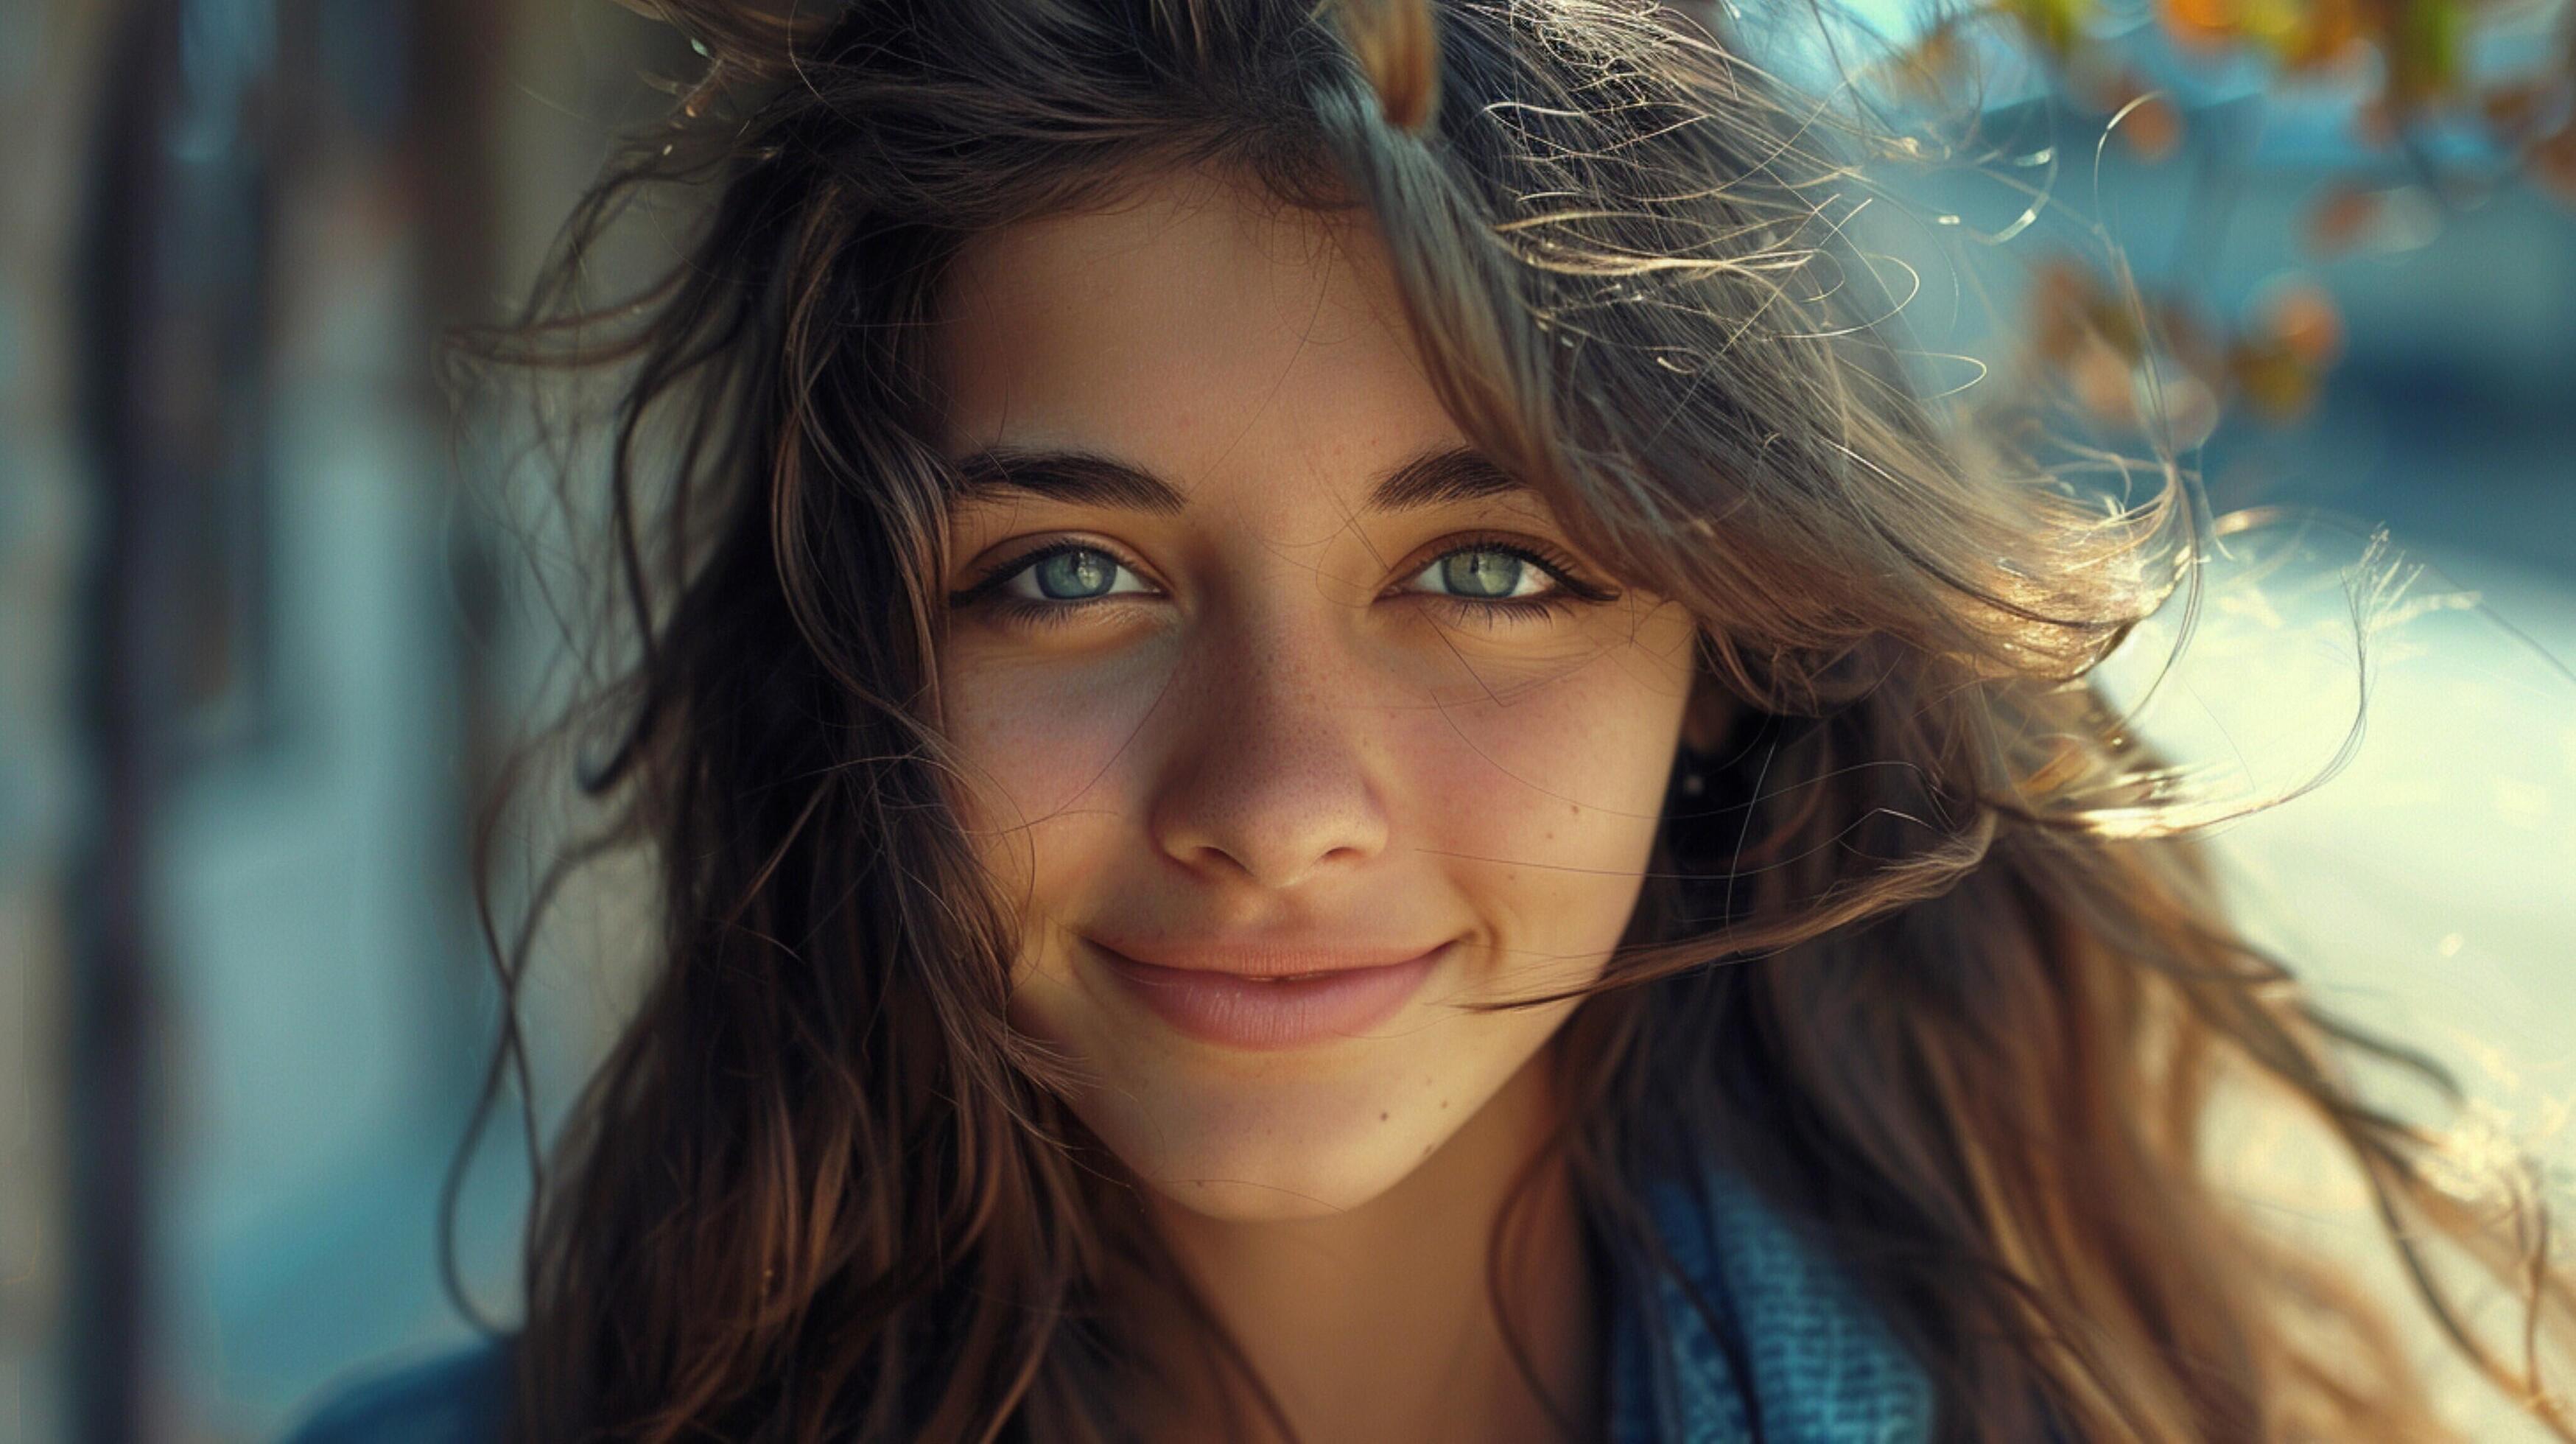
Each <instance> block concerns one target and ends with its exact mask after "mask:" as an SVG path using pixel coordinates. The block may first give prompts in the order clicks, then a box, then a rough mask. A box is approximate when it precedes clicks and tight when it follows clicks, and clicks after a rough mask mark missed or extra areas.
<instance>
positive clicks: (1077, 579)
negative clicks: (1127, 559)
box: [1029, 551, 1118, 602]
mask: <svg viewBox="0 0 2576 1444" xmlns="http://www.w3.org/2000/svg"><path fill="white" fill-rule="evenodd" d="M1029 574H1030V575H1031V576H1032V577H1034V578H1036V580H1037V584H1038V595H1040V596H1043V597H1045V598H1046V599H1047V600H1049V601H1055V602H1078V601H1081V600H1083V599H1085V598H1087V597H1101V596H1107V595H1108V594H1109V588H1110V587H1111V586H1112V585H1113V584H1115V583H1116V582H1117V580H1118V562H1117V560H1116V559H1115V558H1113V557H1111V556H1110V555H1109V554H1108V553H1106V552H1095V551H1064V552H1057V553H1056V554H1055V555H1053V556H1051V557H1046V558H1043V559H1041V560H1040V561H1039V562H1038V564H1037V565H1036V566H1034V567H1031V568H1030V569H1029Z"/></svg>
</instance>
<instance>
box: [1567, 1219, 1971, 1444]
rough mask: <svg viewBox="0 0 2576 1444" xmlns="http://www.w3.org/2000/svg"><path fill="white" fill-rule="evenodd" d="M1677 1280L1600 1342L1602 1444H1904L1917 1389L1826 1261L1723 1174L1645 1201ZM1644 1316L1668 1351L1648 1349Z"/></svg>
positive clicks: (1922, 1409) (1925, 1423)
mask: <svg viewBox="0 0 2576 1444" xmlns="http://www.w3.org/2000/svg"><path fill="white" fill-rule="evenodd" d="M1651 1201H1652V1203H1653V1206H1654V1215H1655V1226H1656V1229H1657V1231H1658V1232H1659V1233H1661V1234H1662V1236H1663V1239H1664V1244H1665V1247H1666V1248H1668V1249H1669V1250H1670V1251H1671V1253H1672V1256H1673V1262H1674V1264H1675V1265H1676V1266H1677V1267H1678V1268H1679V1269H1680V1271H1681V1273H1682V1275H1683V1276H1684V1277H1685V1278H1687V1279H1688V1280H1689V1282H1690V1284H1691V1286H1693V1287H1695V1288H1697V1290H1698V1291H1699V1294H1700V1296H1701V1298H1703V1299H1704V1300H1705V1301H1706V1302H1707V1304H1708V1306H1709V1311H1710V1312H1711V1313H1713V1314H1715V1315H1716V1316H1717V1327H1716V1329H1714V1330H1712V1329H1711V1328H1710V1326H1709V1321H1708V1320H1707V1319H1706V1318H1705V1317H1703V1316H1702V1314H1701V1312H1700V1310H1699V1309H1698V1308H1696V1307H1694V1306H1693V1305H1692V1303H1691V1300H1690V1296H1689V1291H1688V1290H1687V1289H1686V1288H1685V1287H1684V1286H1683V1284H1682V1283H1681V1281H1680V1280H1677V1279H1674V1278H1671V1277H1663V1278H1659V1279H1658V1280H1657V1281H1656V1286H1655V1294H1654V1296H1653V1297H1652V1298H1651V1299H1632V1300H1629V1301H1628V1305H1629V1306H1628V1307H1626V1308H1624V1309H1622V1310H1621V1311H1620V1313H1619V1315H1618V1320H1617V1323H1616V1324H1615V1325H1614V1332H1613V1335H1612V1339H1611V1350H1610V1377H1609V1387H1610V1437H1611V1439H1612V1440H1613V1441H1614V1444H1737V1441H1745V1444H1750V1441H1754V1440H1760V1441H1762V1444H1916V1441H1920V1440H1926V1439H1929V1438H1931V1437H1932V1421H1933V1391H1932V1386H1931V1381H1930V1380H1929V1378H1927V1377H1926V1376H1925V1374H1924V1373H1923V1371H1922V1369H1921V1368H1920V1367H1919V1366H1918V1365H1916V1363H1915V1362H1914V1360H1913V1358H1912V1357H1911V1356H1910V1355H1908V1354H1907V1353H1906V1352H1905V1351H1904V1349H1903V1348H1902V1347H1901V1346H1900V1345H1899V1344H1898V1343H1897V1342H1896V1340H1895V1338H1894V1336H1893V1335H1891V1334H1890V1333H1889V1332H1888V1331H1887V1328H1886V1326H1885V1325H1884V1324H1883V1323H1882V1322H1881V1321H1880V1320H1879V1318H1878V1315H1877V1314H1876V1313H1875V1312H1874V1311H1873V1310H1872V1309H1871V1308H1870V1307H1869V1306H1868V1305H1867V1303H1866V1302H1865V1301H1864V1300H1862V1299H1861V1298H1860V1297H1859V1296H1858V1295H1857V1294H1856V1293H1855V1292H1854V1291H1853V1289H1852V1286H1851V1284H1850V1282H1849V1281H1848V1280H1847V1279H1845V1278H1844V1277H1843V1276H1842V1274H1841V1273H1840V1271H1839V1270H1838V1269H1837V1268H1836V1267H1835V1265H1834V1264H1833V1262H1832V1261H1831V1260H1830V1259H1827V1258H1825V1257H1822V1256H1821V1255H1818V1254H1816V1253H1815V1252H1813V1251H1812V1250H1810V1249H1808V1248H1807V1247H1806V1246H1805V1245H1804V1244H1802V1243H1801V1242H1800V1241H1799V1239H1798V1238H1797V1236H1796V1235H1795V1234H1794V1233H1793V1232H1792V1231H1791V1230H1790V1227H1789V1225H1788V1223H1787V1222H1786V1221H1785V1220H1783V1219H1782V1218H1781V1217H1780V1216H1779V1215H1777V1214H1776V1213H1774V1212H1772V1211H1771V1210H1770V1209H1769V1208H1768V1207H1766V1206H1764V1205H1763V1203H1762V1202H1761V1201H1760V1200H1759V1199H1757V1198H1755V1197H1754V1195H1753V1192H1752V1190H1751V1189H1749V1188H1748V1187H1746V1186H1745V1185H1744V1184H1743V1183H1742V1182H1741V1181H1740V1180H1738V1179H1736V1178H1734V1177H1733V1176H1732V1175H1728V1174H1722V1173H1721V1174H1712V1175H1710V1176H1709V1177H1708V1178H1707V1179H1705V1180H1704V1181H1703V1182H1702V1185H1701V1187H1700V1188H1699V1190H1697V1191H1696V1193H1695V1192H1694V1191H1693V1190H1691V1189H1689V1188H1685V1187H1682V1186H1680V1185H1670V1186H1667V1187H1665V1188H1662V1189H1660V1190H1658V1191H1657V1192H1656V1193H1655V1194H1654V1195H1653V1197H1652V1200H1651ZM1646 1310H1653V1311H1655V1312H1656V1313H1660V1314H1661V1316H1662V1318H1663V1323H1664V1327H1665V1331H1666V1335H1667V1337H1668V1338H1669V1340H1670V1347H1668V1348H1667V1349H1665V1350H1663V1351H1661V1353H1660V1354H1658V1353H1657V1351H1655V1350H1653V1349H1652V1348H1651V1347H1650V1345H1649V1340H1650V1338H1651V1334H1650V1332H1649V1326H1648V1319H1649V1318H1650V1317H1651V1316H1650V1315H1648V1314H1647V1313H1645V1311H1646Z"/></svg>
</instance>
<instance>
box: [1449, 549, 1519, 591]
mask: <svg viewBox="0 0 2576 1444" xmlns="http://www.w3.org/2000/svg"><path fill="white" fill-rule="evenodd" d="M1528 569H1529V563H1527V562H1524V561H1522V560H1521V559H1520V558H1519V557H1516V556H1513V555H1512V554H1511V553H1509V552H1496V551H1464V552H1451V553H1450V554H1449V555H1447V556H1445V557H1442V558H1441V559H1440V581H1441V585H1442V587H1443V588H1444V589H1445V590H1446V591H1448V593H1449V594H1450V595H1452V596H1458V597H1508V596H1510V595H1512V594H1513V593H1514V592H1516V591H1518V590H1519V589H1520V584H1521V576H1522V574H1523V573H1524V572H1526V571H1527V570H1528Z"/></svg>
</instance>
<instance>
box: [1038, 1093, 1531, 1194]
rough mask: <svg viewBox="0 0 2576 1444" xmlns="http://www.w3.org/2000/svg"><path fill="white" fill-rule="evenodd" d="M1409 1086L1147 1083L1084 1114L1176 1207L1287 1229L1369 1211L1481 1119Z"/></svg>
mask: <svg viewBox="0 0 2576 1444" xmlns="http://www.w3.org/2000/svg"><path fill="white" fill-rule="evenodd" d="M1407 1081H1409V1082H1410V1083H1411V1084H1412V1087H1411V1089H1410V1091H1409V1093H1408V1092H1407V1090H1405V1089H1403V1088H1402V1087H1401V1086H1400V1084H1399V1083H1398V1082H1396V1081H1394V1080H1391V1079H1387V1078H1369V1079H1358V1078H1346V1079H1334V1080H1321V1079H1300V1080H1293V1081H1291V1080H1286V1079H1280V1078H1276V1077H1272V1078H1232V1079H1223V1080H1197V1079H1193V1080H1176V1079H1170V1078H1162V1079H1156V1080H1152V1081H1150V1082H1148V1081H1146V1080H1141V1079H1140V1080H1135V1081H1133V1082H1132V1083H1130V1084H1129V1085H1128V1087H1126V1088H1123V1089H1122V1088H1119V1087H1116V1086H1114V1085H1112V1086H1107V1087H1103V1088H1102V1089H1100V1090H1098V1091H1096V1092H1094V1093H1092V1094H1090V1095H1089V1096H1087V1097H1085V1098H1083V1099H1081V1100H1079V1101H1078V1102H1077V1104H1076V1111H1077V1112H1079V1113H1080V1114H1081V1115H1082V1118H1083V1121H1084V1122H1085V1123H1086V1124H1088V1125H1089V1126H1090V1128H1091V1130H1092V1131H1093V1132H1094V1133H1097V1134H1098V1135H1100V1139H1101V1141H1102V1142H1103V1143H1105V1144H1107V1145H1108V1146H1109V1149H1110V1151H1111V1152H1113V1153H1115V1154H1117V1155H1118V1157H1119V1159H1120V1160H1121V1161H1122V1162H1124V1163H1125V1164H1126V1165H1127V1167H1128V1168H1129V1169H1130V1170H1131V1171H1132V1172H1134V1173H1135V1174H1136V1175H1137V1177H1138V1178H1139V1179H1140V1180H1141V1181H1143V1182H1144V1183H1146V1184H1148V1185H1149V1186H1151V1187H1152V1188H1153V1189H1154V1191H1155V1192H1156V1193H1157V1194H1159V1195H1161V1196H1162V1197H1163V1198H1165V1199H1167V1200H1169V1201H1170V1202H1172V1203H1175V1204H1178V1205H1180V1206H1181V1207H1183V1208H1186V1209H1188V1210H1190V1211H1191V1212H1193V1213H1197V1214H1200V1215H1203V1216H1205V1217H1208V1218H1212V1219H1219V1220H1224V1221H1229V1222H1240V1223H1265V1222H1288V1221H1293V1220H1298V1219H1309V1218H1321V1217H1325V1216H1328V1215H1331V1214H1338V1213H1347V1212H1349V1211H1351V1210H1353V1209H1356V1208H1360V1207H1363V1206H1364V1205H1366V1204H1368V1203H1369V1202H1370V1201H1372V1200H1374V1199H1376V1198H1377V1197H1379V1196H1380V1195H1381V1194H1384V1193H1385V1192H1386V1191H1387V1190H1389V1189H1391V1188H1393V1187H1394V1186H1395V1185H1396V1184H1398V1183H1400V1182H1402V1181H1403V1180H1404V1178H1405V1176H1406V1175H1408V1174H1410V1173H1411V1172H1412V1171H1413V1170H1414V1169H1415V1168H1416V1167H1418V1166H1419V1165H1420V1164H1421V1163H1422V1161H1423V1160H1424V1159H1426V1158H1428V1157H1430V1156H1431V1155H1432V1154H1433V1153H1434V1152H1437V1151H1438V1149H1439V1147H1440V1145H1441V1144H1443V1143H1445V1142H1447V1141H1448V1139H1449V1137H1450V1135H1451V1134H1452V1133H1454V1132H1456V1130H1457V1127H1458V1125H1459V1123H1461V1122H1463V1121H1464V1119H1465V1117H1466V1116H1467V1114H1468V1113H1470V1112H1472V1110H1471V1109H1468V1108H1466V1106H1465V1104H1464V1100H1454V1101H1452V1103H1451V1106H1450V1107H1448V1108H1446V1109H1442V1108H1440V1107H1439V1106H1438V1102H1439V1099H1438V1098H1437V1097H1436V1096H1431V1095H1432V1094H1433V1090H1432V1089H1430V1088H1429V1087H1427V1086H1426V1080H1425V1079H1424V1078H1423V1077H1422V1076H1421V1075H1420V1074H1418V1073H1417V1074H1415V1075H1414V1076H1413V1077H1412V1078H1411V1079H1410V1080H1407ZM1398 1095H1403V1096H1402V1097H1401V1099H1400V1100H1399V1096H1398ZM1479 1101H1481V1100H1479Z"/></svg>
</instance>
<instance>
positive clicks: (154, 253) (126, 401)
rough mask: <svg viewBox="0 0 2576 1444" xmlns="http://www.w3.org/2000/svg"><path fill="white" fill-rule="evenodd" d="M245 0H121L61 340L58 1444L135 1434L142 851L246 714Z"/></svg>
mask: <svg viewBox="0 0 2576 1444" xmlns="http://www.w3.org/2000/svg"><path fill="white" fill-rule="evenodd" d="M274 41H275V32H274V29H273V26H272V23H271V20H270V15H269V10H268V7H267V6H266V4H265V3H262V0H131V3H129V5H128V6H127V7H126V10H125V13H124V14H123V16H122V17H121V20H120V22H119V24H118V26H117V29H116V31H115V33H114V39H113V43H112V44H111V45H110V46H109V48H108V51H107V53H106V57H105V59H106V68H105V72H104V73H103V74H101V75H100V77H99V79H98V84H97V87H96V89H95V92H94V93H95V94H96V95H97V97H98V104H99V107H100V109H99V114H98V123H97V127H96V129H95V130H94V131H93V133H92V136H93V145H94V152H93V155H92V163H91V164H90V166H89V167H88V170H89V178H90V185H91V192H90V195H89V199H88V203H87V210H86V215H85V217H84V227H83V234H82V236H81V247H80V250H79V252H78V255H79V261H78V264H79V265H80V267H81V274H80V297H79V311H78V313H77V319H76V323H75V326H76V333H77V341H76V345H77V347H78V350H79V355H80V365H81V375H80V391H79V402H78V404H79V407H80V412H81V428H82V432H83V438H84V440H85V442H86V444H87V448H86V449H87V459H88V462H89V464H90V468H91V471H92V475H93V478H94V482H95V485H94V487H93V489H92V496H93V501H94V505H93V506H92V508H91V511H90V516H91V526H90V537H91V546H90V556H89V566H88V568H87V574H86V576H85V578H84V588H83V608H82V612H81V625H82V627H83V632H84V635H83V639H82V640H83V644H82V645H81V647H80V648H79V649H78V653H79V656H80V658H81V663H82V665H83V667H84V676H83V682H82V687H81V703H82V706H81V722H82V729H83V742H84V743H85V756H84V761H85V763H86V776H87V780H88V783H89V788H90V798H91V801H92V804H93V805H92V807H91V809H90V815H91V816H92V818H93V819H94V826H93V831H92V832H91V833H90V835H89V836H88V837H87V838H86V839H85V844H86V845H85V847H84V849H83V852H82V855H81V857H80V859H79V862H78V865H77V867H76V869H75V872H74V877H73V884H72V917H71V929H70V932H71V939H72V948H71V956H70V959H69V972H70V976H69V978H68V980H67V993H68V1003H69V1009H68V1016H69V1023H70V1029H71V1032H70V1037H69V1038H68V1039H67V1047H66V1054H67V1058H68V1063H69V1069H70V1072H69V1077H68V1078H67V1079H66V1080H65V1086H64V1090H63V1096H64V1100H65V1103H64V1107H65V1115H66V1117H65V1122H66V1127H65V1137H66V1140H67V1146H68V1151H69V1154H70V1169H69V1177H68V1186H69V1189H70V1199H69V1208H68V1210H67V1215H68V1220H69V1233H70V1242H71V1247H70V1268H69V1270H68V1273H69V1289H70V1298H69V1301H68V1310H67V1312H68V1315H69V1318H68V1321H67V1330H66V1349H65V1357H66V1363H67V1366H68V1369H69V1372H70V1378H69V1380H68V1387H67V1389H66V1391H65V1392H66V1397H67V1399H68V1400H69V1404H70V1407H69V1410H68V1414H69V1422H70V1437H71V1438H72V1439H74V1440H76V1441H80V1444H127V1441H133V1440H138V1439H142V1438H145V1437H148V1436H150V1435H152V1434H154V1433H156V1432H159V1431H158V1430H156V1428H155V1424H156V1422H157V1416H156V1404H157V1401H158V1400H159V1399H160V1397H161V1391H160V1388H159V1384H160V1370H159V1369H158V1367H157V1365H156V1360H155V1358H154V1353H155V1349H154V1344H155V1340H154V1337H153V1334H154V1319H155V1316H156V1315H155V1308H154V1305H155V1302H156V1299H155V1291H154V1287H153V1274H152V1268H151V1260H152V1258H153V1257H154V1254H155V1252H156V1244H155V1238H156V1235H155V1231H154V1222H155V1219H154V1209H153V1200H154V1197H155V1187H154V1184H155V1176H154V1175H155V1171H154V1169H153V1166H152V1159H153V1157H154V1152H155V1148H154V1144H155V1141H156V1137H157V1128H158V1124H159V1121H160V1120H159V1114H158V1110H157V1109H156V1107H155V1106H154V1104H155V1101H156V1100H155V1095H156V1088H157V1086H158V1084H159V1082H160V1073H159V1070H158V1068H157V1067H156V1066H155V1060H156V1057H157V1055H158V1052H159V1049H158V1046H157V1045H158V1042H159V1039H160V1036H161V1033H160V1026H159V1025H160V1023H161V1016H160V1013H159V1007H158V1005H159V1002H160V998H161V988H160V980H159V978H158V976H157V969H156V966H155V965H156V962H157V961H158V959H157V947H156V943H157V941H158V940H157V939H156V937H155V934H154V927H153V907H152V903H153V883H154V878H155V876H156V872H155V868H154V866H153V863H154V851H155V842H156V838H157V833H158V828H159V824H160V820H161V813H162V810H163V803H164V801H165V799H166V796H167V793H168V788H169V785H170V782H171V780H172V778H173V776H174V774H175V772H176V770H177V769H178V767H179V766H180V765H182V764H183V762H184V761H186V760H187V753H189V752H191V751H201V750H203V749H204V748H206V747H207V746H209V745H221V744H223V743H226V742H230V741H235V740H237V739H238V738H239V737H240V736H241V735H244V731H245V729H249V730H250V731H254V732H255V731H256V729H257V727H258V725H259V723H260V722H261V721H262V720H263V716H264V711H265V709H264V707H263V706H262V705H261V701H262V699H261V697H260V695H259V690H260V689H259V688H258V687H257V683H258V682H259V680H260V679H261V677H262V675H263V670H264V669H263V668H262V666H261V661H262V656H261V653H262V652H263V650H264V649H263V648H262V647H261V646H260V645H259V643H260V641H261V632H262V629H261V627H260V626H259V623H260V621H261V620H262V619H261V616H260V606H261V604H262V602H263V601H264V599H265V598H264V586H263V581H262V577H263V573H264V570H265V567H264V561H265V557H264V553H263V552H262V548H261V543H262V540H263V537H262V529H261V527H260V524H259V523H260V515H259V503H260V491H261V485H260V483H261V481H262V479H263V477H264V469H263V468H264V456H265V452H266V447H267V441H268V438H267V435H266V424H267V415H268V410H269V408H268V405H267V364H266V363H267V353H268V346H267V318H268V294H267V285H266V280H267V256H268V251H269V245H268V231H269V220H270V213H271V211H272V209H273V206H272V204H271V202H272V195H271V190H270V172H269V168H268V166H267V164H266V161H265V157H264V146H263V140H262V135H263V131H264V129H265V121H264V119H263V111H262V104H263V102H264V101H266V100H267V99H268V97H267V96H266V95H265V93H264V90H265V87H266V84H267V79H268V71H269V68H270V65H271V63H272V61H273V55H274Z"/></svg>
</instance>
